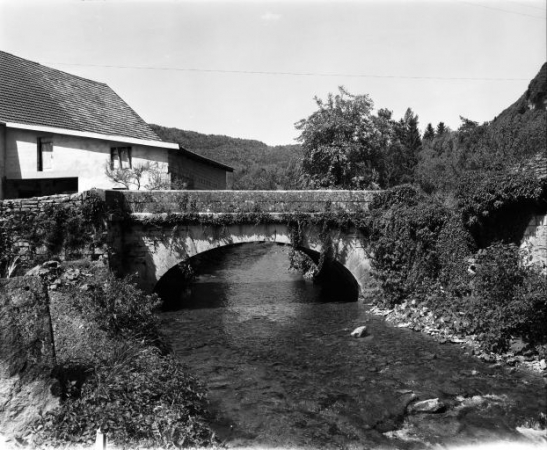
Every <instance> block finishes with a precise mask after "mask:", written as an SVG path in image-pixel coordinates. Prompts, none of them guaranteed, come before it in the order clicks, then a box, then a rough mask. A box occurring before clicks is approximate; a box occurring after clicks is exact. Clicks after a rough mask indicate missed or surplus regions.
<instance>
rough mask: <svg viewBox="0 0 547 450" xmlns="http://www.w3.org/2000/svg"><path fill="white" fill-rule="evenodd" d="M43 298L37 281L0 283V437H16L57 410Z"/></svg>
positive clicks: (27, 279)
mask: <svg viewBox="0 0 547 450" xmlns="http://www.w3.org/2000/svg"><path fill="white" fill-rule="evenodd" d="M54 364H55V352H54V347H53V337H52V328H51V319H50V315H49V308H48V301H47V294H46V291H45V288H44V285H43V284H42V280H41V279H40V278H37V277H20V278H11V279H0V435H2V434H4V435H6V436H12V437H18V436H21V435H22V433H24V432H25V430H28V428H29V424H30V423H31V422H33V421H34V420H35V419H36V418H37V417H38V416H40V415H41V414H43V413H44V412H46V411H48V410H50V409H52V408H54V407H56V406H58V405H59V398H57V397H55V396H53V395H52V393H51V392H52V388H54V386H55V385H56V384H57V383H56V381H55V380H54V379H52V378H51V377H50V374H51V371H52V368H53V366H54Z"/></svg>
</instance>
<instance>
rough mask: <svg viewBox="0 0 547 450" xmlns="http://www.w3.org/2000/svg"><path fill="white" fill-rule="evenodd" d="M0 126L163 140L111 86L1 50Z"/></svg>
mask: <svg viewBox="0 0 547 450" xmlns="http://www.w3.org/2000/svg"><path fill="white" fill-rule="evenodd" d="M0 122H6V123H7V122H14V123H19V124H27V125H37V126H46V127H54V128H61V129H68V130H74V131H77V132H85V133H96V134H102V135H109V136H124V137H128V138H134V139H140V140H148V141H158V142H163V141H162V140H161V139H160V138H159V136H158V135H157V134H156V133H154V131H153V130H152V129H151V128H150V127H149V126H148V124H147V123H146V122H145V121H144V120H143V119H142V118H141V117H140V116H139V115H138V114H137V113H136V112H135V111H133V110H132V109H131V107H130V106H129V105H128V104H127V103H125V102H124V101H123V100H122V99H121V98H120V97H119V96H118V95H117V94H116V93H115V92H114V91H113V90H112V89H110V88H109V87H108V86H107V85H106V84H104V83H99V82H97V81H93V80H88V79H86V78H82V77H78V76H76V75H71V74H69V73H66V72H62V71H60V70H56V69H52V68H50V67H46V66H43V65H41V64H38V63H35V62H32V61H28V60H26V59H23V58H19V57H17V56H14V55H11V54H9V53H5V52H2V51H0Z"/></svg>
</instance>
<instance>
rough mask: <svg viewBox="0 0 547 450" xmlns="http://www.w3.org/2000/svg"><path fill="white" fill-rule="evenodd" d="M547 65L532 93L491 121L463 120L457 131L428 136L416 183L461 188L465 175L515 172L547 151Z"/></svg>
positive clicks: (444, 188) (427, 187)
mask: <svg viewBox="0 0 547 450" xmlns="http://www.w3.org/2000/svg"><path fill="white" fill-rule="evenodd" d="M546 106H547V63H546V64H544V65H543V67H542V68H541V70H540V71H539V73H538V74H537V75H536V77H535V78H534V79H533V80H532V81H531V82H530V84H529V87H528V89H527V90H526V92H525V93H524V94H523V95H522V96H521V97H520V98H519V99H518V100H517V101H516V102H515V103H513V104H512V105H511V106H509V107H508V108H507V109H505V110H504V111H503V112H502V113H500V114H499V116H497V117H496V118H494V120H492V121H491V122H485V123H483V124H480V125H479V124H478V123H477V122H474V121H472V120H470V119H466V118H464V117H462V124H461V126H460V127H459V128H458V130H456V131H450V130H446V129H443V130H439V127H437V130H436V131H434V130H433V128H432V127H428V129H429V130H430V131H429V133H428V134H427V136H424V140H423V148H422V151H421V152H420V155H419V163H418V166H417V168H416V179H417V180H418V181H419V183H420V185H421V187H422V188H424V189H425V190H426V191H428V192H433V191H442V192H451V191H454V190H457V189H458V186H459V185H460V184H461V180H462V177H463V176H464V174H469V173H476V174H479V176H480V177H483V178H484V176H485V173H490V172H492V171H495V172H499V171H503V170H513V169H514V168H516V167H518V166H519V165H523V164H524V165H526V164H527V163H528V162H529V161H530V160H531V159H533V158H535V157H537V156H540V157H541V156H545V154H546V151H547V136H546V131H545V130H547V111H546Z"/></svg>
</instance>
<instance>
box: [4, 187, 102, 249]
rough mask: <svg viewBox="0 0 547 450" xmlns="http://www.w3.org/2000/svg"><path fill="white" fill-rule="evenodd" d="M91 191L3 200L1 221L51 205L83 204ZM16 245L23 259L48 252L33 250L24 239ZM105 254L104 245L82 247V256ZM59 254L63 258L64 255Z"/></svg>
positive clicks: (41, 210) (23, 215)
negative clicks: (88, 247)
mask: <svg viewBox="0 0 547 450" xmlns="http://www.w3.org/2000/svg"><path fill="white" fill-rule="evenodd" d="M90 192H93V191H87V192H82V193H79V194H70V195H69V194H66V195H52V196H49V197H33V198H26V199H10V200H3V201H0V221H2V220H4V219H5V218H6V217H7V216H11V215H16V216H17V215H21V217H22V218H24V217H25V213H40V212H43V211H44V210H45V209H46V208H48V207H50V206H63V205H74V206H77V205H81V204H82V202H83V201H84V199H85V198H86V197H87V196H88V195H90V194H89V193H90ZM22 220H24V219H22ZM16 245H17V247H18V248H19V256H20V258H21V259H22V260H25V259H31V258H33V257H36V256H41V255H43V254H45V253H46V250H45V248H37V249H34V250H33V249H32V248H31V246H30V244H29V243H28V242H26V241H24V240H23V239H22V240H20V241H19V242H17V244H16ZM105 254H106V248H104V247H94V248H91V249H82V256H83V257H84V258H89V259H98V258H100V257H102V256H103V255H105ZM59 256H60V257H61V259H63V255H59Z"/></svg>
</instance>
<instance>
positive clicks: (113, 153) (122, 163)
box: [110, 147, 131, 170]
mask: <svg viewBox="0 0 547 450" xmlns="http://www.w3.org/2000/svg"><path fill="white" fill-rule="evenodd" d="M110 168H111V169H112V170H116V169H131V147H112V148H111V149H110Z"/></svg>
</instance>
